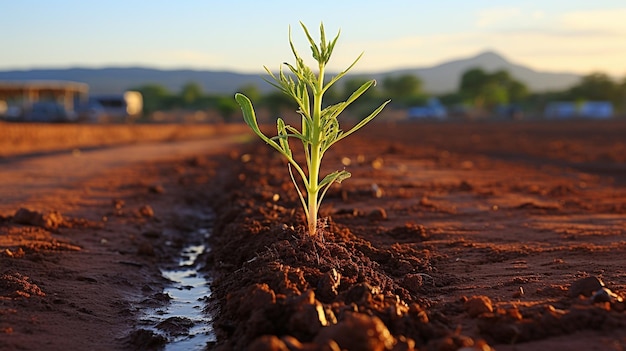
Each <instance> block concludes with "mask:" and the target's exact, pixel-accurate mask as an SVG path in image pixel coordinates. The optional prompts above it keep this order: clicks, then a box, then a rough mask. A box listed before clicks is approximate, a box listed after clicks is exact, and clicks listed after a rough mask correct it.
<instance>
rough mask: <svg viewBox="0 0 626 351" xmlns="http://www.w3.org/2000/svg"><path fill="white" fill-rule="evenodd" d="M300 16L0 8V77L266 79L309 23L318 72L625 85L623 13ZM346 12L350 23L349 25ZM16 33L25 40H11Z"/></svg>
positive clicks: (396, 1) (594, 7) (367, 9)
mask: <svg viewBox="0 0 626 351" xmlns="http://www.w3.org/2000/svg"><path fill="white" fill-rule="evenodd" d="M59 4H60V5H59ZM327 5H328V6H327ZM330 5H332V6H330ZM304 6H305V5H301V4H292V3H290V2H286V1H269V2H266V3H263V4H260V3H257V2H251V1H239V2H237V3H236V4H235V5H233V4H232V3H231V4H223V3H218V4H211V3H206V2H200V1H183V2H179V3H177V6H176V7H173V6H171V5H168V4H166V3H161V2H150V3H146V2H134V3H131V4H127V3H123V2H121V1H119V0H114V1H109V2H107V3H106V4H91V3H90V4H84V3H82V2H80V1H78V0H65V1H62V2H60V3H59V2H56V3H47V2H44V1H42V0H35V1H31V2H30V3H28V4H25V3H23V2H12V3H10V4H6V5H5V6H4V7H5V13H10V14H12V16H8V17H7V19H6V20H5V21H3V22H2V23H0V30H2V31H3V32H4V33H12V35H10V36H9V35H6V36H3V37H2V38H0V46H1V47H3V48H4V50H3V58H2V59H0V71H23V70H38V69H70V68H78V69H103V68H147V69H157V70H164V71H170V70H196V71H224V72H232V73H241V74H251V73H252V74H258V73H263V71H264V70H263V66H267V67H268V68H269V69H271V70H272V71H274V70H277V69H278V68H279V67H280V64H281V63H282V62H292V61H293V55H292V54H291V51H290V48H289V42H288V39H289V37H288V35H289V28H290V27H291V35H292V38H293V41H294V44H295V46H296V48H297V50H298V52H299V53H300V55H301V56H303V58H304V59H305V60H307V59H310V50H309V49H308V42H307V41H306V37H305V36H304V34H303V33H302V29H301V28H300V24H299V22H298V21H299V20H301V21H302V22H303V23H304V24H305V25H307V27H308V29H309V31H310V33H311V35H312V36H313V38H314V39H315V40H316V41H317V40H318V37H319V31H318V27H319V24H320V22H323V23H324V26H325V29H326V36H327V39H332V38H333V37H334V36H335V34H336V33H337V32H338V31H339V30H341V34H340V38H339V41H338V44H337V47H336V49H335V53H334V55H333V58H332V59H331V64H330V65H329V71H340V70H343V69H345V68H346V67H347V66H349V65H350V63H352V61H353V60H354V59H355V58H356V57H357V56H358V55H359V54H360V53H361V52H364V56H363V57H362V58H361V60H360V61H359V63H357V65H356V66H355V67H354V68H353V72H354V73H359V74H362V73H381V72H387V71H394V70H403V69H416V68H426V67H433V66H436V65H439V64H442V63H446V62H449V61H453V60H458V59H463V58H469V57H474V56H477V55H479V54H482V53H485V52H495V53H497V54H498V55H500V56H502V57H504V58H505V59H506V60H507V61H509V62H510V63H513V64H517V65H523V66H525V67H528V68H530V69H532V70H535V71H539V72H556V73H573V74H579V75H584V74H590V73H594V72H602V73H606V74H609V75H611V76H613V77H618V78H622V77H624V76H626V65H624V62H626V47H624V45H623V44H622V42H623V38H624V37H626V23H624V21H620V20H619V19H620V18H625V17H626V5H624V4H622V3H620V1H617V0H601V1H596V2H594V3H593V4H589V3H585V2H582V1H562V0H559V1H553V2H550V3H549V4H546V3H545V2H539V1H530V2H524V3H523V4H513V5H506V6H497V5H496V6H494V5H492V4H491V3H490V2H489V1H485V0H481V1H476V2H474V3H473V4H468V3H464V2H461V1H449V2H447V3H446V4H445V5H442V4H419V3H414V2H410V1H406V0H402V1H400V0H390V1H387V2H385V3H384V4H382V5H379V4H378V3H377V2H376V1H367V0H361V1H359V2H356V1H354V0H350V1H344V2H341V3H337V2H330V1H328V0H321V1H319V2H318V3H316V5H315V7H314V8H310V9H308V8H304ZM278 8H280V13H279V14H275V13H274V12H276V13H278V11H277V9H278ZM328 8H331V9H333V11H332V12H331V11H329V10H328ZM355 8H356V9H357V14H356V15H350V14H349V12H350V11H353V9H355ZM449 8H453V9H454V10H455V11H450V10H448V9H449ZM33 9H34V10H33ZM387 9H391V10H387ZM398 9H400V11H399V10H398ZM268 10H269V11H268ZM272 11H274V12H272ZM420 14H425V15H420ZM283 18H284V19H283ZM368 20H369V21H368ZM364 22H365V24H363V23H364ZM368 22H369V23H370V25H369V26H368V25H367V24H368ZM242 24H243V25H242ZM24 27H25V28H28V30H18V31H16V30H15V29H16V28H24Z"/></svg>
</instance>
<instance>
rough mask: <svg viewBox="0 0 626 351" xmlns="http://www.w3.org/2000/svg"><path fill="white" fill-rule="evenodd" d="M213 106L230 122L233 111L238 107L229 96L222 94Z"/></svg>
mask: <svg viewBox="0 0 626 351" xmlns="http://www.w3.org/2000/svg"><path fill="white" fill-rule="evenodd" d="M215 108H216V109H217V111H218V112H219V113H220V114H221V115H222V118H224V121H225V122H230V121H231V120H232V118H233V114H234V113H235V111H237V110H238V109H239V105H237V102H236V101H235V99H234V98H233V97H231V96H222V97H219V98H218V99H217V103H216V106H215Z"/></svg>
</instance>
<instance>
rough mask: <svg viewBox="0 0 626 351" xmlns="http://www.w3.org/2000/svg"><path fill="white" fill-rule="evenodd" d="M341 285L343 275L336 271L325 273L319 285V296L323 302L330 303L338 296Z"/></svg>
mask: <svg viewBox="0 0 626 351" xmlns="http://www.w3.org/2000/svg"><path fill="white" fill-rule="evenodd" d="M340 283H341V274H340V273H339V272H337V270H336V269H334V268H333V269H331V270H329V271H328V272H326V273H324V275H323V276H322V278H321V279H320V280H319V282H318V283H317V294H316V295H317V296H318V298H319V299H320V300H321V301H323V302H330V301H332V300H333V299H334V298H335V297H336V296H337V289H338V288H339V284H340Z"/></svg>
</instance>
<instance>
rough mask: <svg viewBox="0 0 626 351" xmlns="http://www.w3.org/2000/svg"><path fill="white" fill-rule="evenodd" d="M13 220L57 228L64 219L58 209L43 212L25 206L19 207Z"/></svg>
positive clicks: (47, 227)
mask: <svg viewBox="0 0 626 351" xmlns="http://www.w3.org/2000/svg"><path fill="white" fill-rule="evenodd" d="M13 222H15V223H18V224H25V225H32V226H37V227H42V228H46V229H57V228H59V227H60V226H61V225H62V224H63V222H64V220H63V216H62V215H61V213H59V212H58V211H50V212H48V213H46V214H43V213H41V212H37V211H31V210H29V209H26V208H20V209H19V210H17V211H16V212H15V214H14V215H13Z"/></svg>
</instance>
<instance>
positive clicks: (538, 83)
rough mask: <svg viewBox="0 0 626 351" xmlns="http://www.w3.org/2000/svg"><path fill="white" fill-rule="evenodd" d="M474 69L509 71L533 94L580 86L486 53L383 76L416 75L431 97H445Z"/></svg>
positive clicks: (564, 76) (571, 77)
mask: <svg viewBox="0 0 626 351" xmlns="http://www.w3.org/2000/svg"><path fill="white" fill-rule="evenodd" d="M472 68H482V69H483V70H485V71H487V72H493V71H496V70H506V71H508V72H509V73H510V74H511V75H512V76H513V77H514V78H516V79H518V80H519V81H521V82H523V83H524V84H526V86H528V88H529V89H530V90H531V91H534V92H543V91H550V90H562V89H565V88H569V87H570V86H572V85H575V84H577V83H578V81H579V80H580V76H579V75H576V74H572V73H553V72H538V71H535V70H532V69H530V68H527V67H524V66H521V65H517V64H514V63H511V62H510V61H508V60H507V59H505V58H504V57H502V56H501V55H499V54H497V53H495V52H492V51H487V52H483V53H481V54H479V55H477V56H474V57H470V58H465V59H460V60H454V61H449V62H445V63H442V64H439V65H436V66H434V67H428V68H415V69H404V70H396V71H393V72H387V73H383V74H381V76H382V77H384V76H385V75H388V74H393V75H398V74H407V73H409V74H415V75H417V76H419V77H420V78H421V79H422V81H423V82H424V90H426V91H428V92H430V93H445V92H451V91H455V90H456V89H457V88H458V86H459V83H460V81H461V76H462V75H463V73H464V72H465V71H467V70H469V69H472Z"/></svg>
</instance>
